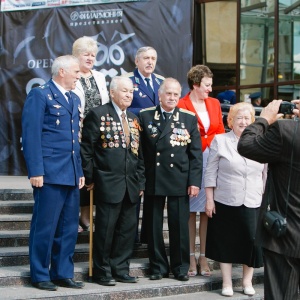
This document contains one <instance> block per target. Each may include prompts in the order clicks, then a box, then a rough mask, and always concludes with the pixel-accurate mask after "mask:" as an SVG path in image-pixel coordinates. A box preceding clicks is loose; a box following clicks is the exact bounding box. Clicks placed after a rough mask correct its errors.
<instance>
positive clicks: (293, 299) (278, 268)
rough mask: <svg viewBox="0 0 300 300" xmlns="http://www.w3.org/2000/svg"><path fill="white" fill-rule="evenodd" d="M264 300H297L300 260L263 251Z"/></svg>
mask: <svg viewBox="0 0 300 300" xmlns="http://www.w3.org/2000/svg"><path fill="white" fill-rule="evenodd" d="M263 252H264V263H265V267H264V270H265V276H264V292H265V298H264V299H265V300H297V299H298V289H299V286H300V284H299V280H300V258H292V257H287V256H284V255H281V254H278V253H275V252H272V251H270V250H267V249H263Z"/></svg>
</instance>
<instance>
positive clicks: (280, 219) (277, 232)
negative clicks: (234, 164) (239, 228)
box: [263, 120, 299, 238]
mask: <svg viewBox="0 0 300 300" xmlns="http://www.w3.org/2000/svg"><path fill="white" fill-rule="evenodd" d="M296 122H297V125H296V127H295V130H294V135H293V142H292V153H291V163H290V174H289V182H288V188H287V196H286V206H285V215H284V216H282V215H281V214H280V213H278V212H277V211H275V210H270V198H268V203H267V204H268V205H267V211H266V212H265V214H264V219H263V225H264V227H265V229H266V230H267V231H268V232H269V233H270V234H271V235H272V236H274V237H276V238H278V237H281V236H283V235H285V233H286V227H287V219H286V218H287V208H288V203H289V195H290V183H291V173H292V165H293V157H294V142H295V136H296V132H297V129H298V124H299V123H298V120H296ZM270 175H271V180H272V182H273V177H272V174H270ZM273 186H274V184H273ZM269 188H270V185H269ZM269 195H270V193H269ZM274 200H275V202H276V200H277V199H276V194H275V199H274Z"/></svg>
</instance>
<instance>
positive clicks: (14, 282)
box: [0, 259, 263, 300]
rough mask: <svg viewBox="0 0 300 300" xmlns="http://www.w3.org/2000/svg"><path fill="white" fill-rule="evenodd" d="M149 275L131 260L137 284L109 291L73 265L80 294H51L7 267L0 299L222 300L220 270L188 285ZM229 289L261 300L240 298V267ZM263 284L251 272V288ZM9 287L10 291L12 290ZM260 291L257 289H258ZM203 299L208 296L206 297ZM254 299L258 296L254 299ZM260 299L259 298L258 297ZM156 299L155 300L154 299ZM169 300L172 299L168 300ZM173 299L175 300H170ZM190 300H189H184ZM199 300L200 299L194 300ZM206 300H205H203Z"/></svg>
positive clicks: (1, 272) (258, 272)
mask: <svg viewBox="0 0 300 300" xmlns="http://www.w3.org/2000/svg"><path fill="white" fill-rule="evenodd" d="M148 271H149V263H148V260H146V259H139V260H132V261H131V264H130V274H131V275H134V276H139V277H140V278H139V282H138V283H135V284H126V283H119V282H118V283H117V285H116V286H113V287H105V286H100V285H98V284H96V283H92V282H87V281H88V279H89V278H88V264H87V263H76V264H75V279H77V280H84V281H85V287H84V288H83V289H81V290H73V289H66V288H59V289H58V290H57V291H55V292H49V291H41V290H38V289H36V288H33V287H31V285H30V277H29V267H28V266H22V267H19V268H18V267H7V268H5V269H3V268H0V286H1V289H0V292H1V299H2V300H8V299H55V300H59V299H65V300H67V299H72V300H73V299H78V300H79V299H80V300H82V299H93V300H94V299H100V300H101V299H103V300H113V299H124V300H125V299H145V298H154V299H155V297H165V296H174V297H175V296H177V295H179V294H186V297H189V296H191V295H192V293H199V292H209V291H210V292H211V291H214V294H215V298H207V299H211V300H212V299H214V300H215V299H224V297H223V298H221V297H222V296H221V297H220V294H219V293H220V291H219V290H220V289H221V287H222V279H221V278H222V277H221V273H220V270H214V271H213V272H212V276H211V277H203V276H195V277H191V278H190V280H189V281H186V282H181V281H178V280H175V279H174V277H173V276H172V275H170V278H164V279H162V280H159V281H152V280H149V279H148V278H147V277H145V276H147V275H148V273H149V272H148ZM232 277H233V286H234V291H235V294H236V295H239V296H240V297H241V298H233V299H248V300H250V299H262V298H257V297H256V298H254V297H248V296H246V298H242V297H244V295H243V294H242V293H241V291H242V288H241V285H242V282H241V278H242V267H241V266H237V267H234V268H233V272H232ZM262 282H263V268H260V269H255V271H254V276H253V284H254V288H256V285H257V284H261V283H262ZM12 286H13V287H12ZM258 291H261V288H260V289H258ZM204 295H206V296H207V295H208V294H207V293H206V294H204ZM256 296H258V294H257V295H256ZM261 296H262V295H261ZM158 299H159V298H158ZM172 299H173V298H172ZM174 299H175V298H174ZM188 299H193V298H186V300H188ZM194 299H197V300H199V299H201V298H194ZM203 299H206V298H203Z"/></svg>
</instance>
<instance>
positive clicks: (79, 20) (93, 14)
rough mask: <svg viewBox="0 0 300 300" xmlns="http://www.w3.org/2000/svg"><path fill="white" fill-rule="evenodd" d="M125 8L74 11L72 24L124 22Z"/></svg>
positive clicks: (71, 15) (71, 17) (71, 16)
mask: <svg viewBox="0 0 300 300" xmlns="http://www.w3.org/2000/svg"><path fill="white" fill-rule="evenodd" d="M122 17H123V9H107V10H92V11H79V12H78V11H73V12H72V13H71V14H70V19H71V21H72V22H71V23H70V26H86V25H95V24H114V23H122Z"/></svg>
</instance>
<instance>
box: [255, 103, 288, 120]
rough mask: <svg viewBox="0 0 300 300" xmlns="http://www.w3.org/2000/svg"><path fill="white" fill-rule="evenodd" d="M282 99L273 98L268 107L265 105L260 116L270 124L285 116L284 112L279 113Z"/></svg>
mask: <svg viewBox="0 0 300 300" xmlns="http://www.w3.org/2000/svg"><path fill="white" fill-rule="evenodd" d="M281 102H282V100H273V101H272V102H270V103H269V104H268V105H267V106H266V107H264V108H263V109H262V111H261V113H260V116H261V117H262V118H264V119H266V120H267V121H268V123H269V125H271V124H273V123H274V122H275V121H277V120H278V119H280V118H282V117H283V114H279V113H278V110H279V106H280V103H281Z"/></svg>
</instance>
